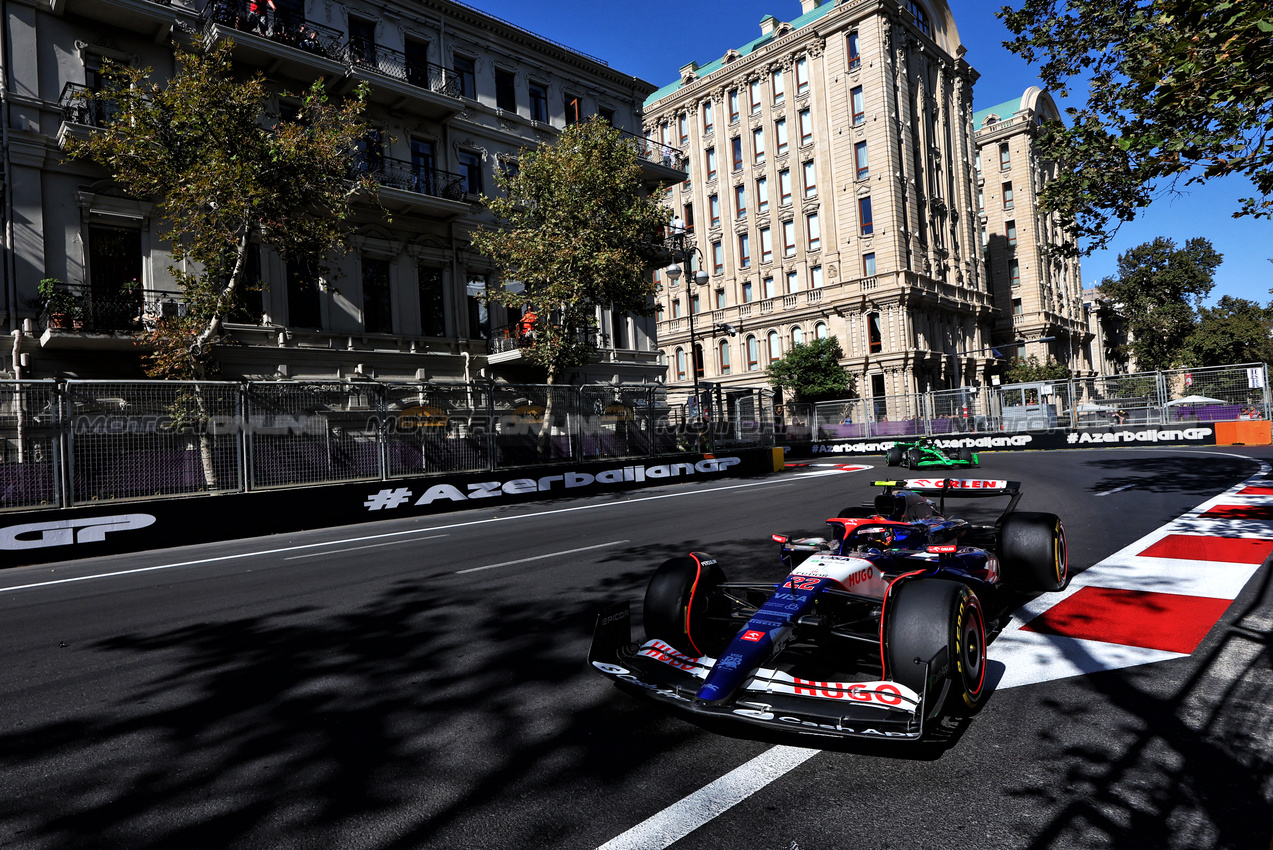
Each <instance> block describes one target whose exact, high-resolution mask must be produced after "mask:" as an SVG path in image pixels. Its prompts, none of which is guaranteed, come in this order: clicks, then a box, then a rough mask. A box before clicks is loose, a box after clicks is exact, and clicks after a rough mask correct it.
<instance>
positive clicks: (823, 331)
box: [813, 322, 827, 339]
mask: <svg viewBox="0 0 1273 850" xmlns="http://www.w3.org/2000/svg"><path fill="white" fill-rule="evenodd" d="M813 338H814V339H826V338H827V323H826V322H818V323H817V324H816V325H814V326H813Z"/></svg>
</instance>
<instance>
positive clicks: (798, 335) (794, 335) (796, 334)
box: [791, 325, 804, 346]
mask: <svg viewBox="0 0 1273 850" xmlns="http://www.w3.org/2000/svg"><path fill="white" fill-rule="evenodd" d="M791 344H792V345H793V346H794V345H804V331H803V330H801V329H800V326H799V325H796V326H795V327H793V328H792V329H791Z"/></svg>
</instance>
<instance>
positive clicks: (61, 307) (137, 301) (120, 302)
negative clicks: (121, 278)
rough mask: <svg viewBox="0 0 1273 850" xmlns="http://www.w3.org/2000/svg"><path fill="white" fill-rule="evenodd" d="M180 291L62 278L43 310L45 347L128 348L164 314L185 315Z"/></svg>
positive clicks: (42, 339) (41, 315)
mask: <svg viewBox="0 0 1273 850" xmlns="http://www.w3.org/2000/svg"><path fill="white" fill-rule="evenodd" d="M183 299H184V296H183V295H182V293H180V292H176V291H156V290H142V289H135V290H123V289H113V290H112V289H103V288H94V287H91V286H81V285H75V284H62V285H60V286H59V287H58V288H57V294H56V297H55V298H53V299H51V300H50V302H49V303H48V304H46V305H45V306H44V307H43V308H42V310H41V311H40V317H39V321H40V326H41V328H42V329H43V334H42V336H41V338H40V345H41V347H43V348H59V349H76V348H93V349H107V348H115V349H129V348H131V347H132V346H133V345H135V337H134V335H135V334H137V333H140V332H141V331H145V330H149V329H151V328H153V327H154V325H155V323H156V322H157V321H159V320H160V319H162V318H165V317H169V316H182V315H185V310H186V305H185V303H184V300H183Z"/></svg>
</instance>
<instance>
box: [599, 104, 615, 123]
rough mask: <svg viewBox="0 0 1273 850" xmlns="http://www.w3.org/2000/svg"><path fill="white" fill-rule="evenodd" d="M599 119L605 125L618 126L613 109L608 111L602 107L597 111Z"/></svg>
mask: <svg viewBox="0 0 1273 850" xmlns="http://www.w3.org/2000/svg"><path fill="white" fill-rule="evenodd" d="M597 117H598V118H600V119H601V120H602V121H604V122H605V123H607V124H609V125H610V126H611V127H614V126H616V124H615V123H614V110H613V109H606V108H605V107H604V106H602V107H601V108H599V109H598V110H597Z"/></svg>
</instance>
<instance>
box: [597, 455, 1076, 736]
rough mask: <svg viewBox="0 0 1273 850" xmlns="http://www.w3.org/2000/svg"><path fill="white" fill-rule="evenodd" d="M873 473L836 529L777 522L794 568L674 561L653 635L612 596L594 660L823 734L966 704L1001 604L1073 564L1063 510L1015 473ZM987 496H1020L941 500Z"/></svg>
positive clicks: (745, 717) (895, 728) (667, 696)
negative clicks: (738, 580) (738, 578)
mask: <svg viewBox="0 0 1273 850" xmlns="http://www.w3.org/2000/svg"><path fill="white" fill-rule="evenodd" d="M875 485H877V486H881V487H883V488H884V489H883V492H881V493H880V494H879V495H877V496H876V497H875V499H874V501H873V503H872V504H870V505H868V506H864V507H860V508H845V509H844V510H842V511H840V513H839V514H838V515H837V516H835V517H833V518H831V519H828V520H827V524H828V525H829V526H830V527H831V531H832V535H831V537H830V538H829V539H828V538H802V539H793V538H791V537H790V536H788V535H783V534H775V535H773V539H774V541H776V542H777V543H779V544H780V547H781V549H780V557H781V559H782V563H783V564H784V566H785V567H786V569H787V573H788V574H787V576H786V578H785V579H784V580H782V581H781V582H779V583H777V584H774V585H768V584H734V583H730V582H729V581H728V580H727V578H726V575H725V572H724V570H723V569H722V567H721V565H720V564H719V563H717V561H716V559H714V558H712V557H711V556H709V555H706V554H704V553H701V552H691V553H690V554H689V555H687V556H684V557H680V558H672V559H671V560H668V561H666V562H664V563H663V565H662V566H660V567H659V568H658V569H657V570H656V571H655V573H654V575H653V576H652V577H651V579H650V583H649V585H648V587H647V589H646V593H645V602H644V607H643V613H644V626H645V633H646V640H645V642H644V643H640V644H637V643H634V642H633V641H632V629H631V623H630V617H631V615H630V611H629V606H628V604H627V603H626V602H624V603H618V604H615V605H612V606H610V607H608V608H606V609H605V610H604V611H602V612H601V614H600V615H599V616H598V618H597V625H596V629H595V631H594V634H593V641H592V647H591V650H590V651H589V655H588V660H589V661H590V662H591V664H592V666H593V667H594V668H595V669H597V670H598V671H600V672H601V673H603V674H604V675H606V676H607V677H609V678H611V679H613V680H614V681H615V683H616V684H617V685H619V686H620V687H621V688H623V689H625V690H627V691H629V692H631V693H633V694H636V695H640V696H644V697H647V698H650V699H653V700H655V701H656V702H660V703H663V704H665V705H667V706H669V707H671V708H673V709H676V710H679V711H685V712H689V713H691V714H694V715H699V716H703V717H713V718H726V719H730V720H737V721H741V722H745V723H752V724H759V725H762V726H769V727H780V728H785V729H789V730H791V729H794V730H798V731H803V732H809V733H814V734H821V735H832V736H843V737H862V738H876V739H898V740H909V741H918V740H920V739H922V738H924V737H925V734H926V732H927V731H929V730H930V729H931V728H932V727H933V725H934V721H935V720H937V719H938V718H940V717H943V716H959V715H970V714H972V713H973V712H975V711H976V710H977V709H979V708H980V707H981V705H982V703H983V701H984V699H985V695H986V645H987V635H993V634H994V633H995V632H996V630H997V626H998V621H997V617H998V616H999V615H1000V614H1003V613H1007V612H1008V611H1010V610H1011V608H1012V607H1015V605H1013V604H1010V603H1011V602H1012V600H1013V599H1016V600H1017V601H1019V600H1020V593H1021V592H1022V591H1025V592H1037V591H1055V590H1060V589H1061V588H1062V587H1064V585H1065V583H1066V581H1067V579H1068V569H1069V567H1068V559H1067V555H1066V545H1065V530H1064V528H1063V526H1062V524H1061V520H1060V518H1059V517H1057V516H1056V515H1055V514H1050V513H1026V512H1016V511H1015V508H1016V505H1017V502H1018V501H1019V500H1020V498H1021V493H1020V485H1019V484H1018V483H1016V482H1012V481H992V480H974V479H912V480H908V481H878V482H875ZM988 496H1003V497H1007V498H1009V500H1010V501H1009V503H1008V506H1007V507H1006V508H1005V509H1004V511H1003V512H1002V513H1001V514H1000V515H999V517H998V519H997V520H996V521H995V522H994V524H993V525H989V526H976V525H972V524H970V523H969V522H966V521H965V520H962V519H958V518H955V517H949V518H948V517H946V516H944V514H945V510H944V508H945V501H946V499H948V498H954V497H988ZM930 497H937V498H938V499H940V505H935V504H934V503H933V501H932V500H931V498H930ZM988 612H989V613H988Z"/></svg>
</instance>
